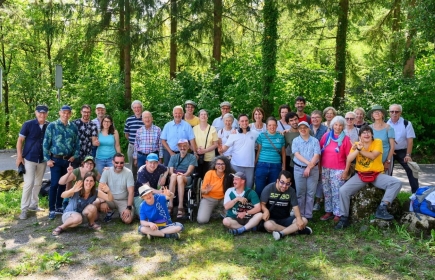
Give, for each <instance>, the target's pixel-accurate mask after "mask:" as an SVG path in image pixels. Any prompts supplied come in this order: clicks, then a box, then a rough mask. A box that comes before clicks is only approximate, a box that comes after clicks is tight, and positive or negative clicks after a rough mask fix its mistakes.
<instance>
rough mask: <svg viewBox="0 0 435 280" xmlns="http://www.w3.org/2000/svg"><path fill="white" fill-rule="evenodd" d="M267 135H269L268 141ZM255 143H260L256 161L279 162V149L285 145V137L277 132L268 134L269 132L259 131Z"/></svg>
mask: <svg viewBox="0 0 435 280" xmlns="http://www.w3.org/2000/svg"><path fill="white" fill-rule="evenodd" d="M266 133H267V136H266ZM267 137H269V139H270V141H269V139H268V138H267ZM272 143H273V145H272ZM257 144H258V145H261V150H260V155H259V156H258V162H267V163H281V149H282V147H284V146H285V139H284V136H282V135H281V134H280V133H279V132H277V133H275V134H273V135H272V134H269V132H264V133H260V135H258V138H257ZM274 146H275V147H274Z"/></svg>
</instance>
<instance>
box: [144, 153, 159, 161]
mask: <svg viewBox="0 0 435 280" xmlns="http://www.w3.org/2000/svg"><path fill="white" fill-rule="evenodd" d="M147 161H159V157H158V156H157V155H156V154H153V153H151V154H149V155H148V156H147Z"/></svg>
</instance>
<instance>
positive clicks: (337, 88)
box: [332, 0, 349, 109]
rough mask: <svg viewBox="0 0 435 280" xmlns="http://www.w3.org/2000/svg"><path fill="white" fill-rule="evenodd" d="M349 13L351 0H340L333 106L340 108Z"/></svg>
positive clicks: (344, 84) (342, 97) (342, 101)
mask: <svg viewBox="0 0 435 280" xmlns="http://www.w3.org/2000/svg"><path fill="white" fill-rule="evenodd" d="M348 15H349V0H340V3H339V10H338V27H337V37H336V39H335V84H334V99H333V101H332V106H334V108H336V109H338V108H339V107H341V105H344V92H345V89H346V44H347V26H348V20H349V19H348Z"/></svg>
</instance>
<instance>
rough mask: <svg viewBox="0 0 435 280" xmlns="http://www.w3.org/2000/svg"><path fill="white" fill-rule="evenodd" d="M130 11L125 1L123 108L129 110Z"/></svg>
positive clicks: (127, 1)
mask: <svg viewBox="0 0 435 280" xmlns="http://www.w3.org/2000/svg"><path fill="white" fill-rule="evenodd" d="M130 21H131V10H130V0H125V38H124V40H123V41H124V56H125V69H124V71H125V80H124V86H125V92H124V103H125V108H129V107H130V104H131V38H130V35H131V26H130V24H131V23H130Z"/></svg>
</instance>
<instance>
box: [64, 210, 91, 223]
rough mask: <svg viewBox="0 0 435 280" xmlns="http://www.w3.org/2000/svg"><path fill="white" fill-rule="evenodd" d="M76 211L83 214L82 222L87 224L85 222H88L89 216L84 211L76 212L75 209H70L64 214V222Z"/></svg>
mask: <svg viewBox="0 0 435 280" xmlns="http://www.w3.org/2000/svg"><path fill="white" fill-rule="evenodd" d="M74 213H77V214H79V215H82V224H85V223H87V222H88V218H87V217H86V216H85V215H83V214H82V213H79V212H75V211H70V212H65V213H63V214H62V223H65V221H66V220H67V219H68V218H69V217H71V215H72V214H74Z"/></svg>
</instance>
